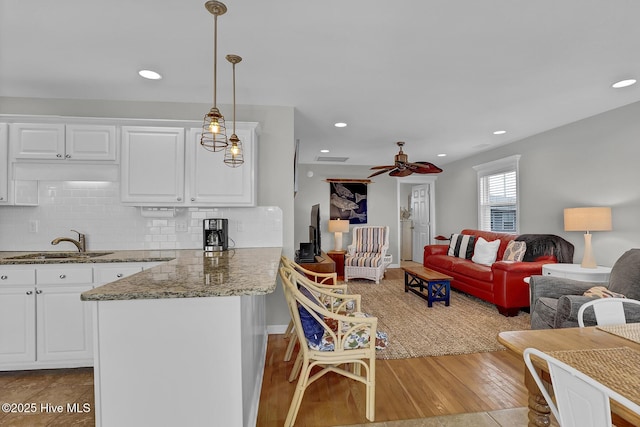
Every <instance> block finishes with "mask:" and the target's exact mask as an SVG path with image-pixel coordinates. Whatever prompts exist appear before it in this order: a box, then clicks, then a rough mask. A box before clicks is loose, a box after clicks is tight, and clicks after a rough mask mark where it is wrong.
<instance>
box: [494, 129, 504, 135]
mask: <svg viewBox="0 0 640 427" xmlns="http://www.w3.org/2000/svg"><path fill="white" fill-rule="evenodd" d="M505 133H507V131H506V130H497V131H495V132H493V134H494V135H504V134H505Z"/></svg>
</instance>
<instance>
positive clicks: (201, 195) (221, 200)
mask: <svg viewBox="0 0 640 427" xmlns="http://www.w3.org/2000/svg"><path fill="white" fill-rule="evenodd" d="M236 135H237V136H238V138H240V141H241V142H242V150H243V157H244V164H242V165H241V166H239V167H237V168H231V167H229V166H227V165H226V164H224V162H223V159H224V152H220V153H217V152H216V153H212V152H210V151H207V150H205V149H204V148H203V147H202V146H201V145H200V137H201V136H202V128H192V129H190V130H189V133H188V138H187V141H188V146H187V155H188V158H187V164H188V165H191V166H192V167H190V168H189V169H188V171H187V172H188V173H189V176H188V179H187V192H188V201H189V202H190V203H191V204H193V205H210V206H255V205H256V158H257V156H256V135H255V125H253V124H248V123H236Z"/></svg>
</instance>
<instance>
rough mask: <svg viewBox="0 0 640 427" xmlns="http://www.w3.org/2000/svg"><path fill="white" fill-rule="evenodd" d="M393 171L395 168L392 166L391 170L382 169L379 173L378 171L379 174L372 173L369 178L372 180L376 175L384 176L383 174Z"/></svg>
mask: <svg viewBox="0 0 640 427" xmlns="http://www.w3.org/2000/svg"><path fill="white" fill-rule="evenodd" d="M371 169H373V168H371ZM391 169H393V166H392V167H391V168H387V169H382V170H379V171H377V172H374V173H372V174H371V175H369V176H368V177H367V178H371V177H373V176H376V175H380V174H383V173H386V172H389V171H390V170H391Z"/></svg>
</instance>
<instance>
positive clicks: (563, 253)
mask: <svg viewBox="0 0 640 427" xmlns="http://www.w3.org/2000/svg"><path fill="white" fill-rule="evenodd" d="M515 240H517V241H519V242H526V244H527V252H526V253H525V254H524V259H523V261H529V262H531V261H534V260H535V259H536V258H537V257H539V256H545V255H547V256H548V255H554V256H555V257H556V259H557V260H558V262H564V263H573V244H571V243H570V242H567V241H566V240H564V239H563V238H562V237H560V236H556V235H554V234H521V235H519V236H518V237H516V239H515Z"/></svg>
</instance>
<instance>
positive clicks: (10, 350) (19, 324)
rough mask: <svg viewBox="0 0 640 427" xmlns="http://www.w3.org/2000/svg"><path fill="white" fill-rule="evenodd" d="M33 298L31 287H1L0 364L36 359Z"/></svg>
mask: <svg viewBox="0 0 640 427" xmlns="http://www.w3.org/2000/svg"><path fill="white" fill-rule="evenodd" d="M35 301H36V294H35V290H34V287H25V286H4V285H3V286H0V366H3V365H8V366H12V365H13V366H16V365H19V364H21V363H28V362H33V361H34V360H35V358H36V304H35ZM0 369H2V368H0ZM14 369H17V368H14Z"/></svg>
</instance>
